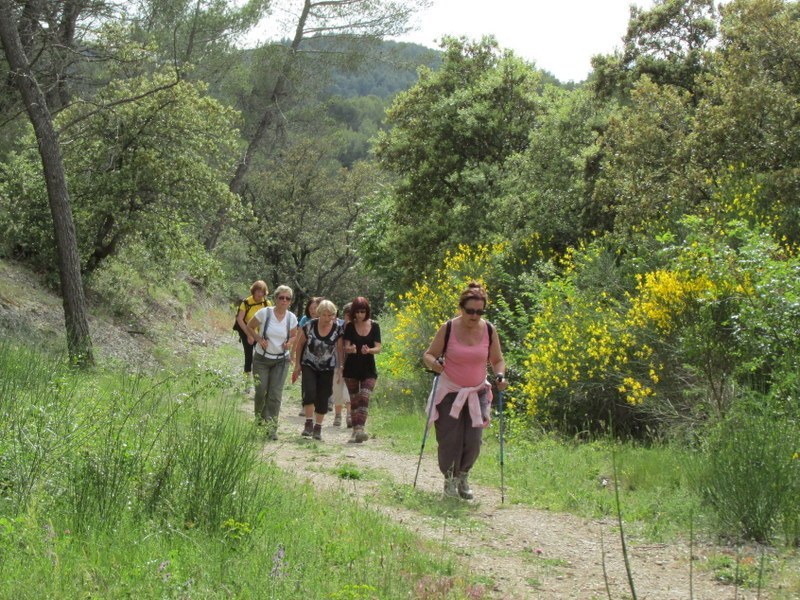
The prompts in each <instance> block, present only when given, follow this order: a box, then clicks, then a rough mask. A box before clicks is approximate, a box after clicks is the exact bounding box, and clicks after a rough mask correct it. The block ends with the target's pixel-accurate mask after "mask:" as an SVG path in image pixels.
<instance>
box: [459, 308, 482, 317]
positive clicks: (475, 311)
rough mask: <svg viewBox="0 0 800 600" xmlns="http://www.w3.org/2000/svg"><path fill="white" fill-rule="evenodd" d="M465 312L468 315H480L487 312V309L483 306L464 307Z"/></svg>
mask: <svg viewBox="0 0 800 600" xmlns="http://www.w3.org/2000/svg"><path fill="white" fill-rule="evenodd" d="M463 310H464V312H465V313H467V314H468V315H478V316H479V317H480V316H481V315H482V314H483V313H485V312H486V311H485V310H483V309H482V308H465V309H463Z"/></svg>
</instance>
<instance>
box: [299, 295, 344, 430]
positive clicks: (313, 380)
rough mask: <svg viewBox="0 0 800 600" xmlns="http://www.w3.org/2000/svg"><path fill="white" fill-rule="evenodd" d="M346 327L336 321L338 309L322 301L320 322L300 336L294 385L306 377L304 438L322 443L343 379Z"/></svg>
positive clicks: (319, 313) (314, 321) (305, 328)
mask: <svg viewBox="0 0 800 600" xmlns="http://www.w3.org/2000/svg"><path fill="white" fill-rule="evenodd" d="M343 333H344V331H343V330H342V326H341V325H339V323H337V321H336V305H335V304H334V303H333V302H331V301H330V300H322V301H320V303H319V304H318V305H317V318H316V319H311V320H310V321H309V322H308V323H306V324H305V325H304V326H303V327H302V328H301V329H300V333H298V334H297V342H296V343H295V363H294V371H293V372H292V383H294V382H295V381H297V378H298V377H299V376H302V378H303V382H302V395H303V409H304V411H305V417H306V423H305V427H304V428H303V432H302V434H301V435H304V436H307V437H309V436H310V437H313V438H314V439H315V440H321V439H322V421H323V419H324V418H325V415H326V413H327V412H328V398H330V397H331V394H332V393H333V383H334V375H335V377H336V381H337V383H338V382H341V378H342V367H341V366H340V365H341V364H342V334H343Z"/></svg>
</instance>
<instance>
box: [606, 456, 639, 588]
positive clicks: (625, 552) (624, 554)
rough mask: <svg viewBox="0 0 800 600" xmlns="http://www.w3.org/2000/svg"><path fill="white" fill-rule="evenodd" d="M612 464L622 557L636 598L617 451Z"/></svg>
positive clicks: (629, 584)
mask: <svg viewBox="0 0 800 600" xmlns="http://www.w3.org/2000/svg"><path fill="white" fill-rule="evenodd" d="M611 465H612V469H613V473H614V503H615V504H616V508H617V524H618V525H619V539H620V543H621V545H622V558H623V559H624V561H625V573H626V574H627V576H628V587H629V588H630V590H631V598H633V600H636V586H634V584H633V573H632V572H631V563H630V559H629V557H628V547H627V545H626V543H625V527H624V525H623V523H622V504H621V503H620V501H619V478H618V477H617V455H616V452H615V451H613V452H612V453H611Z"/></svg>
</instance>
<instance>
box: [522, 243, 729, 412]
mask: <svg viewBox="0 0 800 600" xmlns="http://www.w3.org/2000/svg"><path fill="white" fill-rule="evenodd" d="M599 254H600V250H598V249H597V248H590V249H588V250H587V249H583V250H581V251H580V252H578V251H576V250H574V249H572V250H570V251H569V252H567V253H565V255H564V256H562V257H561V258H560V259H559V260H560V261H561V263H562V264H561V265H560V266H561V267H562V268H563V271H562V273H563V275H562V276H561V277H560V278H558V279H555V280H553V281H551V282H550V283H549V284H548V286H547V289H546V291H545V293H543V295H542V298H541V304H540V309H539V311H538V313H537V314H536V316H535V318H534V319H533V326H532V328H531V330H530V331H529V332H528V335H527V338H526V344H527V348H528V352H527V358H526V359H525V361H524V367H525V368H524V384H523V385H522V389H521V392H522V393H521V398H522V400H523V401H524V402H525V404H526V408H527V410H528V413H529V414H531V415H535V414H537V412H538V409H539V408H540V406H541V405H542V403H546V404H547V406H548V407H553V406H555V405H556V404H558V403H570V402H573V403H574V402H576V400H575V399H576V398H585V399H586V404H587V406H584V407H582V408H581V409H580V410H584V411H586V414H593V415H594V416H597V415H598V414H600V413H601V412H602V410H603V409H602V407H603V406H608V405H611V404H614V403H615V402H616V399H620V400H624V402H625V403H627V404H628V405H630V406H638V405H641V404H643V403H644V402H646V401H647V400H648V399H649V398H653V397H655V396H656V395H657V389H658V386H659V384H660V383H662V381H663V380H664V369H665V366H664V362H665V361H664V359H663V357H662V356H661V355H660V353H659V351H658V350H657V347H658V346H660V345H663V343H664V342H665V341H666V340H667V339H668V337H669V335H670V334H672V333H673V332H674V331H675V329H676V327H678V326H682V325H684V317H686V316H687V315H688V316H689V317H690V318H691V317H692V316H693V315H694V314H695V309H696V307H697V303H698V301H700V300H705V301H710V302H713V301H714V300H715V299H716V297H717V294H719V293H720V291H721V290H724V291H728V290H729V289H730V286H729V285H722V284H720V283H719V282H713V281H712V280H711V279H710V278H709V277H708V276H707V275H704V274H701V275H692V274H690V273H689V272H688V271H685V270H670V269H654V270H652V271H650V272H646V273H643V274H639V275H637V276H636V277H635V281H636V287H635V289H634V290H633V291H632V292H626V293H620V294H618V295H617V296H612V295H611V294H609V293H608V292H607V291H605V290H597V289H591V288H590V289H581V287H580V286H579V285H578V280H579V277H580V275H581V273H582V272H584V271H585V270H586V269H587V268H591V266H590V265H591V264H592V262H593V261H594V260H596V259H597V257H598V256H599ZM576 256H580V262H576V261H575V257H576ZM567 263H569V264H567ZM592 403H593V404H594V406H592V407H589V406H588V405H589V404H592ZM598 407H599V408H598ZM556 412H558V410H557V411H556Z"/></svg>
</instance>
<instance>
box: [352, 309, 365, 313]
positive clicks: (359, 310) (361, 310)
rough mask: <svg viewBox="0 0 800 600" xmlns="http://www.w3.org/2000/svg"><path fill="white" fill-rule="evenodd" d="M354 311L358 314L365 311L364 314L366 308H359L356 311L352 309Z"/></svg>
mask: <svg viewBox="0 0 800 600" xmlns="http://www.w3.org/2000/svg"><path fill="white" fill-rule="evenodd" d="M354 312H355V313H356V314H358V313H365V314H366V312H367V309H365V308H359V309H358V310H357V311H354Z"/></svg>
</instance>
